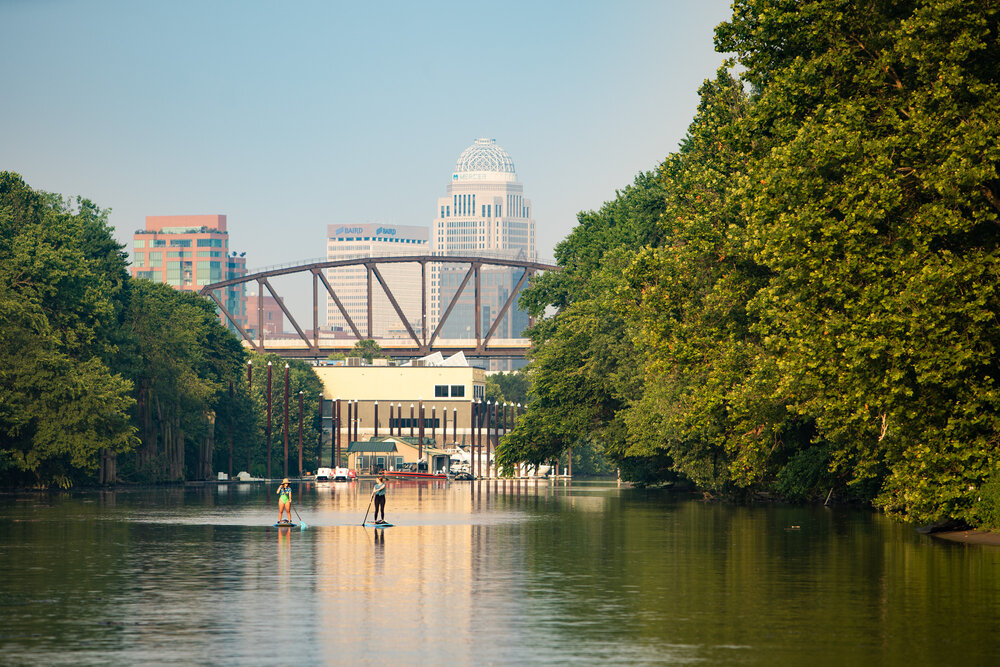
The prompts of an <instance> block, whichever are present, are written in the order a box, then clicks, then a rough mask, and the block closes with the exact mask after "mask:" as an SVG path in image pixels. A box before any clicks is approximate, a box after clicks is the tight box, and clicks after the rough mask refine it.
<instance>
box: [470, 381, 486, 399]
mask: <svg viewBox="0 0 1000 667" xmlns="http://www.w3.org/2000/svg"><path fill="white" fill-rule="evenodd" d="M472 397H473V398H476V399H479V400H480V401H481V400H483V399H484V398H485V397H486V386H485V385H481V384H477V385H475V386H474V387H472Z"/></svg>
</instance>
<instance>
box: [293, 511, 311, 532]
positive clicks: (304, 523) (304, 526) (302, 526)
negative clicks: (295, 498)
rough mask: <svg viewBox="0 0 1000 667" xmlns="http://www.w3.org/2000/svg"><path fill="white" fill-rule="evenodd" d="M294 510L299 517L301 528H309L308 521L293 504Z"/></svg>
mask: <svg viewBox="0 0 1000 667" xmlns="http://www.w3.org/2000/svg"><path fill="white" fill-rule="evenodd" d="M292 511H293V512H295V516H297V517H299V530H305V529H306V528H308V527H309V526H307V525H306V522H305V521H303V520H302V515H301V514H299V511H298V510H297V509H295V506H294V505H293V506H292Z"/></svg>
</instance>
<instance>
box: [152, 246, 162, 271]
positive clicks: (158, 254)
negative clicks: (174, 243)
mask: <svg viewBox="0 0 1000 667" xmlns="http://www.w3.org/2000/svg"><path fill="white" fill-rule="evenodd" d="M149 265H150V266H151V267H161V266H163V251H162V250H154V251H152V252H150V253H149Z"/></svg>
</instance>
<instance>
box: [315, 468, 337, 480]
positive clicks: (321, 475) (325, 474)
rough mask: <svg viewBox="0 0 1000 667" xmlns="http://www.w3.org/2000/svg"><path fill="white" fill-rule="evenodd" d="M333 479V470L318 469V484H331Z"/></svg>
mask: <svg viewBox="0 0 1000 667" xmlns="http://www.w3.org/2000/svg"><path fill="white" fill-rule="evenodd" d="M331 479H333V469H332V468H317V469H316V481H317V482H329V481H330V480H331Z"/></svg>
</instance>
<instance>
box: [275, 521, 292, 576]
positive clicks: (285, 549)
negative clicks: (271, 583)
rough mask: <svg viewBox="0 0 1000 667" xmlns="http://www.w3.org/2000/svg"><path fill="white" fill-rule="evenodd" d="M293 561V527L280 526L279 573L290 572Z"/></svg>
mask: <svg viewBox="0 0 1000 667" xmlns="http://www.w3.org/2000/svg"><path fill="white" fill-rule="evenodd" d="M291 562H292V529H291V528H278V574H288V567H289V565H290V564H291Z"/></svg>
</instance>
